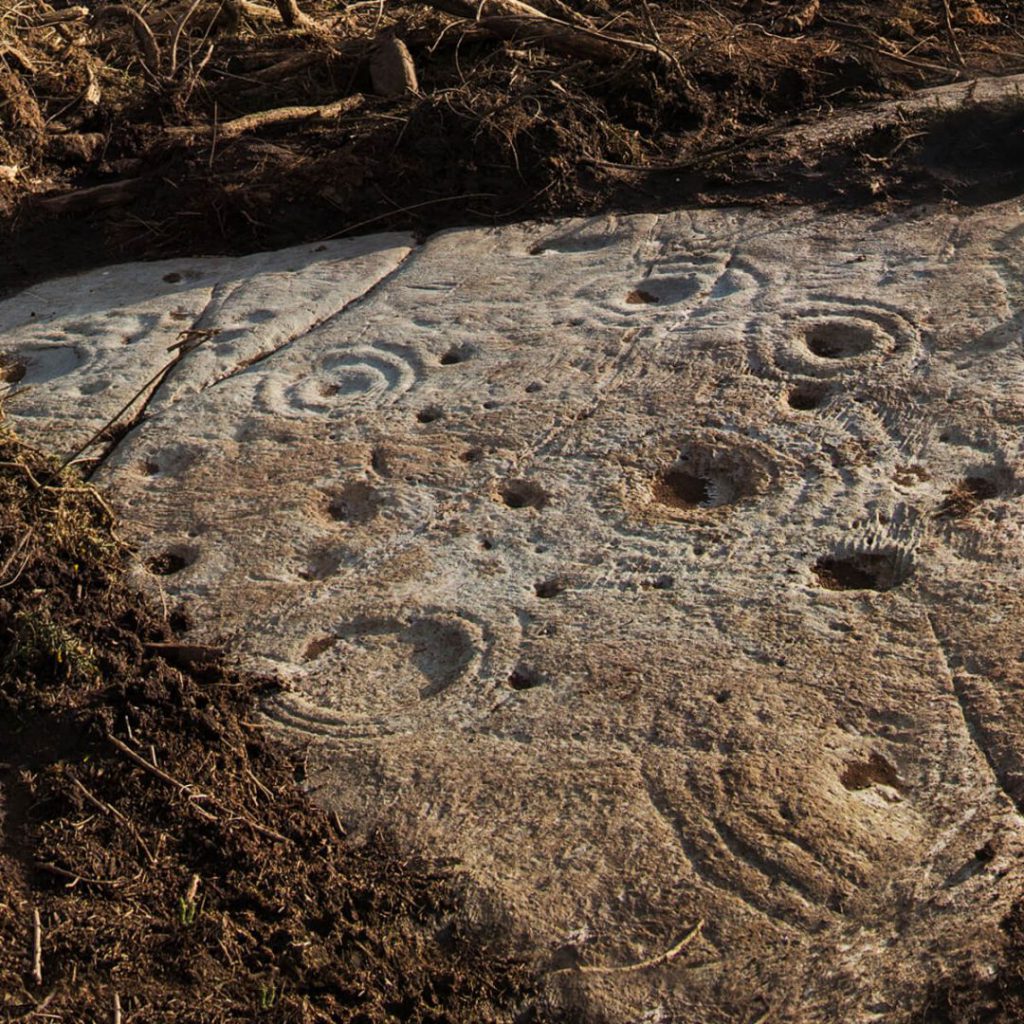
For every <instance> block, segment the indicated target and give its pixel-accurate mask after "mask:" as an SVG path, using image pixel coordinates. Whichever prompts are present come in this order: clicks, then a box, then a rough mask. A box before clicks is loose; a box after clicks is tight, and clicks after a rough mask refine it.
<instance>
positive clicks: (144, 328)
mask: <svg viewBox="0 0 1024 1024" xmlns="http://www.w3.org/2000/svg"><path fill="white" fill-rule="evenodd" d="M410 247H411V240H410V238H409V237H408V236H406V235H398V234H389V235H374V236H373V237H371V238H361V239H355V240H345V241H336V242H324V243H320V244H313V245H305V246H297V247H295V248H292V249H286V250H284V251H281V252H273V253H258V254H256V255H254V256H245V257H240V258H236V259H209V258H208V259H191V260H180V259H179V260H166V261H161V262H154V263H138V264H130V265H125V266H115V267H107V268H104V269H102V270H97V271H94V272H92V273H89V274H83V275H80V276H77V277H69V278H61V279H58V280H54V281H49V282H46V283H44V284H40V285H36V286H34V287H32V288H28V289H26V290H25V291H23V292H20V293H19V294H18V295H16V296H15V297H13V298H11V299H9V300H7V301H6V302H3V303H0V337H2V338H3V351H4V352H5V353H7V355H6V357H5V358H4V360H3V361H0V380H2V381H5V382H6V383H7V384H8V385H10V386H11V388H12V390H13V391H14V392H15V394H14V396H13V397H11V398H9V399H8V400H7V411H8V413H9V414H11V415H14V416H16V417H17V418H18V419H19V420H20V421H31V423H32V427H31V428H29V427H26V428H25V429H30V430H34V431H35V432H36V433H37V434H39V435H40V436H43V437H45V438H46V440H47V441H48V443H50V444H51V445H53V446H55V447H56V448H59V449H61V450H71V451H73V450H74V449H76V448H77V447H79V446H81V445H83V444H85V443H86V442H87V441H88V440H89V439H90V438H91V437H92V435H93V434H94V433H95V432H96V431H97V430H99V429H100V428H102V427H103V426H104V425H105V424H106V423H107V421H108V420H109V419H110V418H111V417H113V416H115V415H116V414H118V412H119V411H121V410H125V413H126V417H127V418H130V416H131V414H133V413H136V414H137V413H138V412H140V411H141V410H142V409H143V408H144V407H145V405H146V403H147V402H149V403H150V404H151V405H152V407H153V408H152V410H151V411H155V410H156V409H158V408H162V407H163V406H165V405H167V404H170V403H173V402H174V401H176V400H178V398H180V397H181V396H183V395H185V394H190V393H192V392H194V391H196V390H199V389H201V388H203V387H207V386H209V385H210V384H211V383H213V382H215V381H217V380H220V379H223V378H225V377H228V376H230V375H231V374H232V373H235V372H237V371H238V370H239V369H240V368H242V367H244V366H248V365H251V364H252V363H255V362H258V361H259V360H260V359H263V358H265V357H266V356H267V355H269V354H270V353H272V352H274V351H276V350H278V349H280V348H284V347H286V346H287V345H288V344H289V343H290V341H291V339H292V338H294V337H297V336H301V335H302V334H304V333H306V332H307V331H309V330H310V329H311V328H312V327H313V326H314V325H316V324H318V323H321V322H323V321H327V320H329V319H330V318H331V317H333V316H337V315H339V314H340V313H341V312H342V311H343V310H344V309H345V308H346V307H347V306H348V305H350V304H351V303H353V302H355V301H357V300H358V299H360V298H361V297H362V296H364V295H365V294H366V293H367V292H368V291H370V290H372V288H373V287H374V286H375V285H377V284H378V283H379V282H380V281H381V280H382V279H384V278H386V277H387V276H388V275H389V274H391V273H392V272H394V271H395V270H396V269H397V268H398V267H399V266H400V265H401V263H402V261H403V260H404V259H405V258H406V257H407V256H408V254H409V252H410V251H411V248H410ZM182 348H185V349H187V350H192V351H189V352H188V354H189V359H188V360H187V361H186V360H184V359H182V360H181V362H180V365H177V366H175V367H173V371H172V372H169V373H168V374H167V377H166V379H162V378H161V376H160V375H161V371H163V370H164V369H165V368H166V367H168V364H169V363H171V362H173V361H174V360H175V358H176V356H177V355H178V354H179V353H180V352H181V349H182ZM140 392H141V394H140ZM133 399H134V400H135V401H133ZM129 403H131V405H130V408H129V409H125V406H126V404H129Z"/></svg>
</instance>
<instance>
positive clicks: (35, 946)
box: [32, 907, 43, 988]
mask: <svg viewBox="0 0 1024 1024" xmlns="http://www.w3.org/2000/svg"><path fill="white" fill-rule="evenodd" d="M32 977H33V978H34V979H35V982H36V984H37V985H38V986H40V988H41V987H42V984H43V923H42V921H41V920H40V919H39V908H38V907H33V908H32Z"/></svg>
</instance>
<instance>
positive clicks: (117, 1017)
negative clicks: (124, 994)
mask: <svg viewBox="0 0 1024 1024" xmlns="http://www.w3.org/2000/svg"><path fill="white" fill-rule="evenodd" d="M114 1024H121V996H120V994H119V993H117V992H115V993H114Z"/></svg>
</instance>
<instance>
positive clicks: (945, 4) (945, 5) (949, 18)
mask: <svg viewBox="0 0 1024 1024" xmlns="http://www.w3.org/2000/svg"><path fill="white" fill-rule="evenodd" d="M942 11H943V14H944V15H945V20H946V36H947V38H948V39H949V45H950V47H951V48H952V50H953V53H955V54H956V62H957V64H959V65H960V67H965V66H966V61H965V60H964V55H963V54H962V53H961V52H960V44H959V43H958V42H957V41H956V32H954V31H953V12H952V11H951V10H950V9H949V0H942Z"/></svg>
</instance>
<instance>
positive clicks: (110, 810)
mask: <svg viewBox="0 0 1024 1024" xmlns="http://www.w3.org/2000/svg"><path fill="white" fill-rule="evenodd" d="M68 778H69V779H71V781H72V783H74V785H75V786H76V787H77V789H78V791H79V792H80V793H81V794H82V796H84V797H85V799H86V800H88V801H89V803H91V804H92V805H93V807H95V808H96V809H97V810H99V811H102V812H103V813H105V814H109V815H110V816H111V817H112V818H114V819H115V820H116V821H119V822H120V823H121V824H122V825H124V827H125V828H126V829H128V831H129V832H130V833H131V835H132V838H133V839H134V840H135V842H136V843H138V845H139V849H141V850H142V852H143V854H145V857H146V860H148V861H149V864H150V867H154V866H155V865H156V857H154V856H153V854H152V853H151V852H150V849H149V847H148V846H147V845H146V843H145V840H144V839H143V838H142V836H141V835H139V831H138V829H136V827H135V825H134V824H132V822H131V821H129V820H128V819H127V818H126V817H125V816H124V815H123V814H122V813H121V812H120V811H119V810H118V809H117V808H116V807H113V806H111V805H110V804H108V803H107V802H106V801H105V800H101V799H100V798H99V797H98V796H94V795H93V794H92V793H90V792H89V790H88V789H86V788H85V786H84V785H83V784H82V783H81V782H80V781H79V780H78V779H77V778H75V776H74V775H72V774H71V773H70V772H68Z"/></svg>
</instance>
